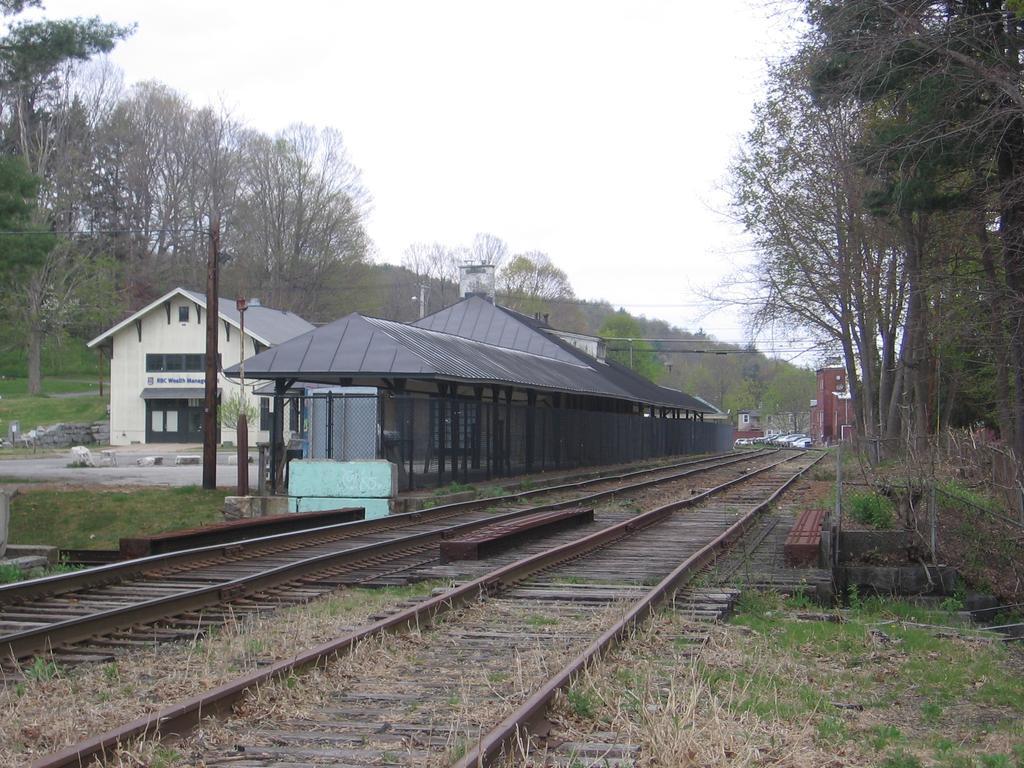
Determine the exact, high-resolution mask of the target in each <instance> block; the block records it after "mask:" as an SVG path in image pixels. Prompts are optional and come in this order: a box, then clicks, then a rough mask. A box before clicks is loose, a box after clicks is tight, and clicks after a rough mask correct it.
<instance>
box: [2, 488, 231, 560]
mask: <svg viewBox="0 0 1024 768" xmlns="http://www.w3.org/2000/svg"><path fill="white" fill-rule="evenodd" d="M229 493H230V491H228V490H215V491H205V490H203V489H202V488H199V487H198V486H183V487H180V488H145V489H139V490H132V491H112V490H104V489H96V490H92V489H90V490H76V491H50V490H23V491H22V492H21V494H20V495H18V496H16V497H15V499H14V502H13V504H12V508H11V541H12V542H14V543H16V544H52V545H54V546H57V547H61V548H63V549H116V548H117V545H118V540H119V539H120V538H121V537H122V536H145V535H147V534H153V533H162V532H163V531H172V530H175V529H177V528H191V527H194V526H198V525H205V524H209V523H213V522H219V521H220V520H221V516H220V509H221V507H222V506H223V505H224V497H225V496H227V495H228V494H229Z"/></svg>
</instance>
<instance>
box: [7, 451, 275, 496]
mask: <svg viewBox="0 0 1024 768" xmlns="http://www.w3.org/2000/svg"><path fill="white" fill-rule="evenodd" d="M147 448H148V449H149V450H147ZM175 448H180V449H181V450H175ZM113 450H114V453H115V455H116V457H117V466H97V467H88V468H80V469H76V468H72V467H69V466H68V464H70V463H71V458H70V452H69V451H64V452H63V453H62V454H61V455H60V456H58V457H54V456H52V455H50V456H49V457H46V458H35V457H32V454H27V455H26V457H25V458H14V459H8V458H5V459H0V483H2V484H17V480H19V479H21V480H34V481H47V482H57V483H74V484H75V485H167V486H171V485H201V484H202V482H203V468H202V466H201V465H192V466H175V464H174V458H175V456H178V455H191V456H201V455H202V454H200V453H197V452H196V451H195V446H137V445H136V446H131V447H130V448H115V449H113ZM231 455H232V452H230V451H223V452H220V453H218V454H217V485H218V486H233V485H235V483H236V481H237V479H238V468H237V467H236V466H229V465H228V457H229V456H231ZM93 456H94V457H95V458H96V459H97V463H101V462H100V461H99V459H100V454H99V452H98V451H93ZM145 456H161V457H163V466H153V467H140V466H139V465H138V464H137V463H136V462H137V461H138V459H140V458H142V457H145ZM252 461H253V463H252V464H250V465H249V485H250V487H253V488H255V487H256V474H257V471H256V464H255V462H256V454H255V452H254V453H253V454H252Z"/></svg>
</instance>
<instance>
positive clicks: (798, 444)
mask: <svg viewBox="0 0 1024 768" xmlns="http://www.w3.org/2000/svg"><path fill="white" fill-rule="evenodd" d="M813 445H814V441H813V440H811V438H809V437H801V438H797V439H796V440H794V441H792V442H791V443H790V444H789V447H790V448H802V449H804V450H807V449H808V448H810V447H811V446H813Z"/></svg>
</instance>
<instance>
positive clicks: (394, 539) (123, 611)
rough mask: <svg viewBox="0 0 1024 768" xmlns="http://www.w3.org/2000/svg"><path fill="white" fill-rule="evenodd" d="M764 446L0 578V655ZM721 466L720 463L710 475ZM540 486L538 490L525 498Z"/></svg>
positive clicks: (302, 594) (143, 638)
mask: <svg viewBox="0 0 1024 768" xmlns="http://www.w3.org/2000/svg"><path fill="white" fill-rule="evenodd" d="M771 455H772V453H771V452H761V453H752V454H746V455H742V456H736V455H735V454H726V455H718V456H712V457H706V458H702V459H697V460H690V461H686V462H681V463H678V464H674V465H670V466H667V467H666V466H662V467H657V468H653V469H646V470H638V471H633V472H628V473H623V474H619V475H614V476H611V477H602V478H594V479H590V480H585V481H582V482H578V483H571V484H566V485H560V486H555V487H550V488H543V489H536V490H531V491H525V492H520V493H515V494H511V495H507V496H498V497H491V498H487V499H480V500H474V501H469V502H461V503H458V504H451V505H446V506H441V507H435V508H433V509H431V510H425V511H421V512H413V513H407V514H403V515H394V516H391V517H388V518H383V519H378V520H369V521H362V522H352V523H340V524H336V525H331V526H324V527H320V528H315V529H310V530H305V531H296V532H292V533H286V534H278V535H274V536H267V537H262V538H257V539H251V540H247V541H241V542H235V543H232V544H227V545H215V546H210V547H201V548H197V549H192V550H187V551H184V552H175V553H168V554H163V555H154V556H151V557H147V558H141V559H138V560H133V561H127V562H123V563H115V564H111V565H107V566H101V567H98V568H92V569H88V570H85V571H79V572H74V573H68V574H62V575H58V576H53V577H49V578H43V579H36V580H33V581H30V582H23V583H20V584H13V585H8V586H4V587H0V633H3V634H0V657H2V658H3V662H2V663H0V665H2V671H3V672H4V676H5V678H6V679H9V680H16V679H17V677H18V663H19V661H20V660H24V659H26V658H29V657H31V656H34V655H37V654H41V653H46V654H48V655H51V656H52V657H53V659H54V660H55V661H56V662H57V663H58V664H61V665H65V666H66V665H72V664H77V663H87V662H98V661H107V660H109V659H111V658H113V654H115V653H117V652H118V651H120V650H124V649H130V648H134V647H138V646H140V645H151V644H152V643H153V642H163V641H173V640H177V639H192V638H194V637H195V636H196V634H197V632H202V631H205V630H206V629H207V628H208V627H210V626H215V625H217V624H220V623H223V622H224V621H225V620H227V619H228V618H229V617H232V618H237V617H239V616H245V615H248V614H251V613H257V612H261V611H266V610H271V609H274V608H277V607H280V606H282V605H289V604H295V603H297V602H303V601H308V600H310V599H313V598H315V597H317V596H319V595H321V594H323V593H324V592H326V591H330V590H333V589H336V588H337V587H338V586H339V585H343V584H351V583H366V582H371V583H372V582H374V581H375V580H376V583H382V581H381V580H382V579H383V580H384V582H386V581H387V579H388V578H389V577H390V578H391V579H392V580H394V579H396V578H397V579H398V580H403V579H408V578H409V577H408V576H400V575H396V574H402V573H403V572H407V571H409V570H410V569H412V568H414V567H416V566H419V565H422V564H425V563H429V562H431V561H432V560H434V559H436V548H437V544H438V542H439V541H440V540H442V539H444V538H447V537H450V536H452V535H455V534H458V533H461V532H466V531H470V530H473V529H476V528H479V527H481V526H485V525H488V524H491V523H493V522H495V521H498V520H514V519H517V518H520V517H523V516H526V515H530V514H533V513H536V512H538V511H541V510H552V509H560V508H566V507H572V506H578V505H582V504H590V503H594V502H598V501H603V500H607V499H608V498H610V497H613V496H616V495H619V496H621V495H623V494H638V493H650V492H651V489H655V488H658V487H661V486H663V485H664V484H666V483H668V484H677V485H678V484H679V483H692V482H693V481H694V480H697V479H700V480H701V481H702V482H704V483H713V482H720V481H716V480H715V478H716V477H717V476H719V475H721V474H722V473H725V474H730V473H735V472H736V471H737V470H736V466H737V465H739V466H743V467H747V466H756V465H758V463H759V462H764V461H768V460H770V459H769V457H770V456H771ZM716 473H717V474H716ZM538 497H543V498H544V499H545V500H544V501H543V503H540V504H530V503H524V502H530V501H531V500H533V499H536V498H538Z"/></svg>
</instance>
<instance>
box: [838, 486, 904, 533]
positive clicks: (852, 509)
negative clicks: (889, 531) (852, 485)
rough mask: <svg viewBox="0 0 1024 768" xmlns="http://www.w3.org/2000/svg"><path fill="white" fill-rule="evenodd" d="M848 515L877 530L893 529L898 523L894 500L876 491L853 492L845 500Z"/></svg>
mask: <svg viewBox="0 0 1024 768" xmlns="http://www.w3.org/2000/svg"><path fill="white" fill-rule="evenodd" d="M843 501H844V505H843V506H845V507H846V509H847V513H848V514H849V515H850V517H852V518H853V519H854V520H856V521H857V522H858V523H863V524H864V525H872V526H874V527H875V528H892V527H893V525H894V524H895V523H896V514H895V505H894V504H893V503H892V499H890V498H889V497H888V496H884V495H882V494H880V493H875V492H874V491H852V492H850V493H847V494H846V496H845V497H844V499H843Z"/></svg>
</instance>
